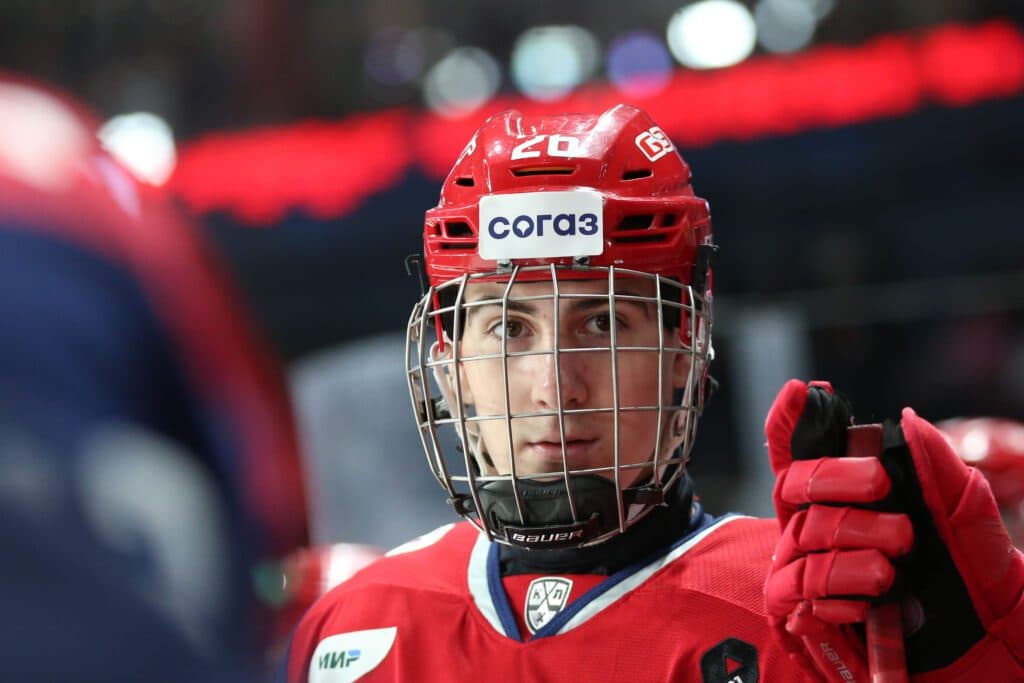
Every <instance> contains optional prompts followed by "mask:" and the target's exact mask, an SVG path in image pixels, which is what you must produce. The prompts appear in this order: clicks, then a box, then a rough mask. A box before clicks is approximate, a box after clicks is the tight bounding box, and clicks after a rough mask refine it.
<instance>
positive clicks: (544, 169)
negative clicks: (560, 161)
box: [512, 166, 576, 178]
mask: <svg viewBox="0 0 1024 683" xmlns="http://www.w3.org/2000/svg"><path fill="white" fill-rule="evenodd" d="M575 172H576V167H575V166H531V167H529V168H513V169H512V175H514V176H516V177H517V178H521V177H523V176H531V175H572V174H573V173H575Z"/></svg>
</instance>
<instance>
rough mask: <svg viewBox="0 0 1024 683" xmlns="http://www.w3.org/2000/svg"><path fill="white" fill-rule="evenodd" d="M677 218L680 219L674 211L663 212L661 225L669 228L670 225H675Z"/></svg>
mask: <svg viewBox="0 0 1024 683" xmlns="http://www.w3.org/2000/svg"><path fill="white" fill-rule="evenodd" d="M677 220H679V216H678V215H676V214H674V213H666V214H662V216H661V223H660V225H661V227H663V228H667V227H669V226H670V225H675V223H676V221H677Z"/></svg>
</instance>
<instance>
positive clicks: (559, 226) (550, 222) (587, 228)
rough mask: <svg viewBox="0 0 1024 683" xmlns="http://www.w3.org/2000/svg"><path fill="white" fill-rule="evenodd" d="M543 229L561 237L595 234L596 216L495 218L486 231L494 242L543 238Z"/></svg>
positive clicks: (545, 214)
mask: <svg viewBox="0 0 1024 683" xmlns="http://www.w3.org/2000/svg"><path fill="white" fill-rule="evenodd" d="M545 229H547V230H549V233H550V232H554V234H556V235H561V236H562V237H569V236H570V235H575V234H576V233H577V231H578V232H579V234H580V235H596V234H597V214H594V213H583V214H580V215H578V216H577V215H576V214H572V213H558V214H553V215H552V214H550V213H542V214H538V215H536V216H528V215H526V214H520V215H518V216H516V217H515V218H512V219H511V220H510V219H508V218H506V217H505V216H495V217H494V218H492V219H491V221H490V222H489V223H488V224H487V231H488V232H489V233H490V234H491V237H493V238H494V239H496V240H503V239H505V238H506V237H508V236H509V235H515V236H516V237H530V236H531V235H534V234H536V236H537V237H543V236H544V231H545Z"/></svg>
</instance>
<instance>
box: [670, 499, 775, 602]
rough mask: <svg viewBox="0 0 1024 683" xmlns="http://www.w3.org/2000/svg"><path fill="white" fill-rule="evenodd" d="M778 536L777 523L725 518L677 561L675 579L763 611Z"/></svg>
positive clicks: (724, 598) (706, 592) (710, 593)
mask: <svg viewBox="0 0 1024 683" xmlns="http://www.w3.org/2000/svg"><path fill="white" fill-rule="evenodd" d="M778 539H779V529H778V522H777V521H776V520H774V519H761V518H756V517H743V516H735V517H726V518H724V519H722V520H720V521H719V522H718V523H717V524H715V526H714V527H712V529H711V530H710V533H708V534H707V535H706V536H704V537H703V538H701V539H700V541H699V542H698V543H697V544H696V545H695V546H694V547H693V548H692V549H691V550H690V551H689V552H688V553H686V556H685V558H684V561H682V562H676V563H675V565H676V570H675V576H676V580H677V581H679V582H680V583H681V585H682V586H683V587H684V588H685V589H686V590H688V591H693V592H698V593H702V594H704V595H707V596H708V597H712V598H717V599H718V600H721V601H724V602H728V603H730V604H733V605H736V606H738V607H741V608H745V609H747V610H749V611H752V612H755V613H757V614H764V613H765V609H764V580H765V576H767V574H768V569H769V567H770V565H771V558H772V553H773V552H774V551H775V546H776V544H777V543H778Z"/></svg>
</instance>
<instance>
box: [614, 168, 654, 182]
mask: <svg viewBox="0 0 1024 683" xmlns="http://www.w3.org/2000/svg"><path fill="white" fill-rule="evenodd" d="M652 175H654V171H652V170H651V169H649V168H637V169H633V170H632V171H626V172H625V173H623V174H622V179H623V180H640V179H641V178H650V177H651V176H652Z"/></svg>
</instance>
